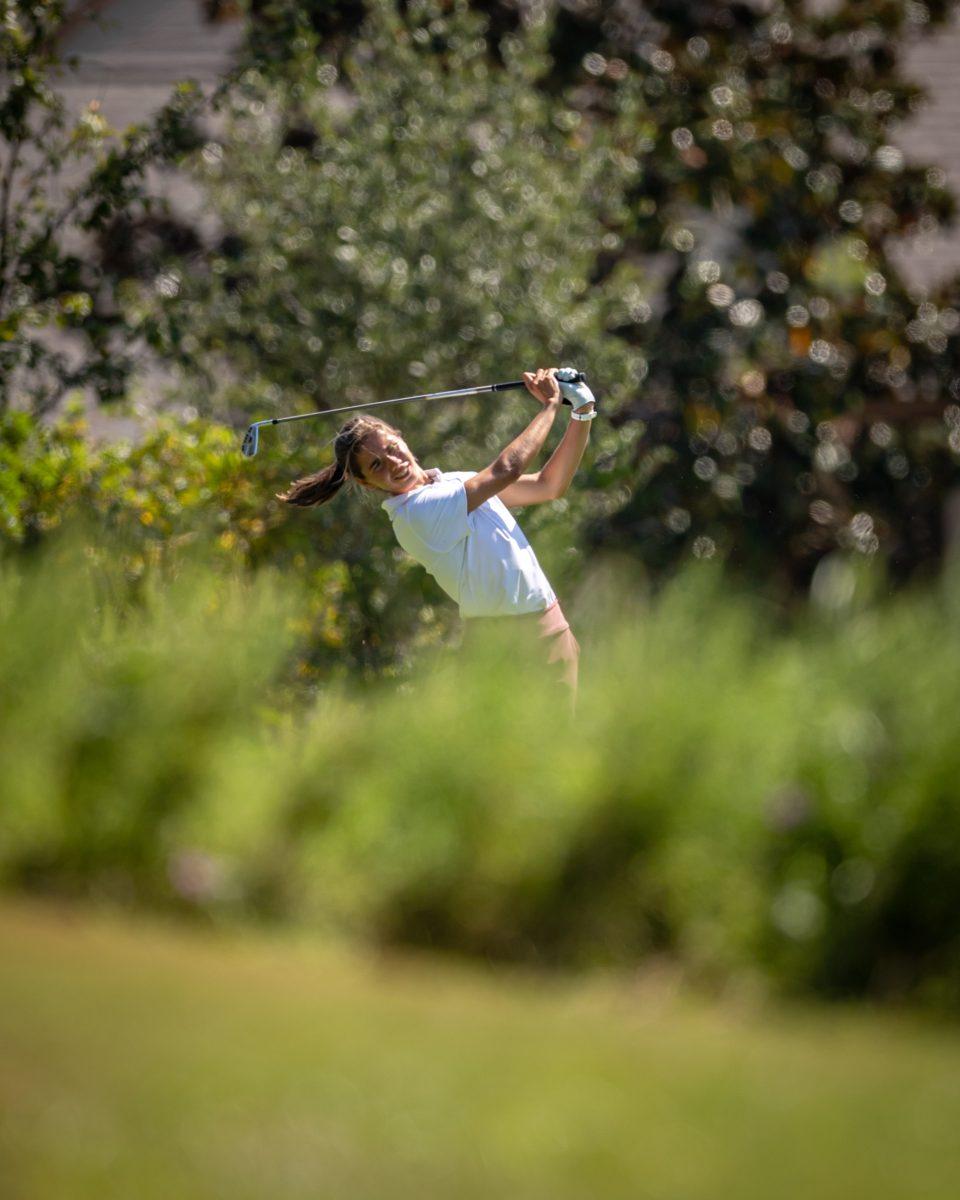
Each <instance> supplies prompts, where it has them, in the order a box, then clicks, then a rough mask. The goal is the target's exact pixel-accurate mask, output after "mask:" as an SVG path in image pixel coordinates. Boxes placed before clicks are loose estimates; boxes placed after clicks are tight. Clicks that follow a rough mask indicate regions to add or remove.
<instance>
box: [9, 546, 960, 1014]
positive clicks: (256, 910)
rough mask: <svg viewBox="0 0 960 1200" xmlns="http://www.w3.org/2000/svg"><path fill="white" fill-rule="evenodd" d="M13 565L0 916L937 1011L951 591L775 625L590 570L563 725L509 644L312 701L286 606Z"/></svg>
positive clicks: (212, 585)
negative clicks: (390, 948)
mask: <svg viewBox="0 0 960 1200" xmlns="http://www.w3.org/2000/svg"><path fill="white" fill-rule="evenodd" d="M839 566H840V567H842V566H843V564H839ZM5 567H6V569H5V571H4V572H3V573H0V758H2V760H3V762H4V771H3V773H2V775H0V801H2V809H0V817H2V819H0V886H2V887H4V888H6V889H7V890H11V891H15V890H19V891H21V892H32V893H38V894H57V895H62V896H72V897H76V898H82V897H88V898H89V897H92V898H96V899H102V900H112V901H113V902H115V903H117V904H118V905H121V906H127V905H135V906H139V907H141V908H144V909H147V908H150V909H154V910H156V909H174V910H179V911H184V910H186V911H189V912H192V913H194V914H196V915H197V916H198V917H200V918H202V919H204V920H212V921H223V922H227V923H229V922H233V921H241V922H243V921H250V920H254V921H255V920H261V919H268V920H271V921H278V922H287V923H292V924H299V925H304V926H310V927H311V928H314V929H317V930H326V931H334V930H335V931H336V932H337V933H338V934H342V933H345V934H347V935H348V936H349V937H352V938H354V939H356V940H357V941H359V942H365V943H367V944H375V945H384V944H390V945H399V944H404V945H424V946H428V947H430V948H432V949H448V950H451V951H454V952H456V953H459V954H469V955H473V956H476V957H478V958H480V959H487V958H496V959H499V960H514V961H525V962H528V963H532V964H536V965H541V966H549V967H556V966H560V967H563V968H571V967H575V968H591V969H592V968H596V967H603V966H611V965H615V966H627V967H629V966H634V965H638V964H640V965H642V964H643V963H644V962H645V961H646V960H647V959H648V958H649V957H650V956H651V955H658V954H668V955H670V956H671V957H672V958H673V960H674V961H675V962H678V963H680V964H682V966H683V968H684V970H685V971H686V972H687V975H688V978H691V979H697V980H698V981H700V982H703V983H705V984H707V985H709V986H711V987H717V986H724V985H725V984H726V982H728V981H729V980H731V979H733V978H736V977H738V976H742V977H743V978H745V979H747V980H749V981H751V984H752V985H753V984H757V983H761V984H762V986H766V987H768V988H771V989H778V990H781V991H783V992H793V993H807V994H809V993H819V994H822V995H829V996H841V997H842V996H853V995H875V996H888V997H896V998H902V997H904V996H911V997H913V998H915V999H917V1000H918V1001H920V1002H923V1003H927V1004H929V1005H931V1006H932V1007H938V1008H941V1009H945V1010H946V1009H949V1010H953V1011H956V1010H957V1009H958V1008H960V923H958V922H960V917H958V914H960V806H958V804H957V800H958V795H960V793H958V782H957V781H958V780H960V741H958V739H957V738H956V736H955V729H954V723H953V722H952V721H951V719H950V714H951V713H954V712H956V711H957V709H958V708H960V670H958V666H960V604H958V597H960V583H958V581H957V579H956V578H952V577H949V576H948V577H945V578H944V580H943V581H942V583H940V584H938V585H937V586H936V587H933V586H931V587H929V588H928V589H926V590H923V591H920V590H918V591H915V592H913V593H909V594H904V595H902V596H900V597H898V598H897V599H895V600H889V599H888V600H882V601H876V600H872V601H870V602H868V601H867V599H865V598H863V599H858V598H857V595H856V589H857V581H856V580H855V579H853V577H852V576H851V581H852V587H851V588H850V589H845V593H844V594H845V595H846V594H847V593H848V592H849V596H848V598H847V599H845V600H844V605H845V607H844V608H843V609H839V608H837V607H836V606H835V605H834V606H833V607H831V606H827V607H826V608H824V609H823V610H822V611H820V612H819V613H810V614H808V615H807V616H805V617H804V618H803V619H800V620H798V621H797V622H796V623H795V624H794V625H793V627H791V628H789V629H784V628H783V627H777V626H775V625H774V624H773V623H772V622H771V621H770V620H769V619H768V618H767V616H766V615H765V614H764V611H763V609H762V608H761V607H760V606H759V605H758V603H757V602H756V601H755V600H754V599H752V598H750V597H744V596H743V595H737V594H736V593H734V592H733V591H732V590H731V589H730V588H729V586H727V585H726V584H725V583H724V580H723V577H722V576H721V574H720V573H719V572H717V571H714V570H712V569H711V568H710V567H709V565H707V564H700V567H699V568H696V567H695V568H692V569H691V571H690V572H688V573H687V574H685V575H683V576H681V577H680V578H678V579H677V580H676V581H675V582H674V584H673V585H671V586H670V587H669V588H666V589H664V590H663V591H661V592H660V593H659V594H657V595H655V596H651V595H649V594H648V593H647V592H646V591H645V590H644V589H643V588H642V586H639V585H636V584H635V581H631V580H630V579H628V578H624V577H621V576H619V575H617V574H616V573H611V575H610V578H609V579H608V580H606V581H605V580H604V578H603V577H602V575H598V574H593V575H592V576H591V577H590V578H588V579H585V581H584V590H583V592H582V594H581V596H580V598H579V603H577V602H575V604H574V605H572V606H571V607H572V611H573V617H574V623H575V628H576V629H577V631H578V635H579V636H580V637H581V640H582V642H583V645H584V659H583V670H582V686H581V692H580V697H579V702H578V708H577V712H576V716H575V717H571V714H570V711H569V703H568V701H569V697H568V696H567V695H566V694H565V692H564V690H563V688H562V685H560V684H558V683H556V682H554V681H551V680H549V679H548V678H547V674H546V671H545V667H544V664H543V663H542V662H541V661H540V659H539V657H538V654H537V650H538V647H537V646H536V645H535V644H534V643H533V642H531V643H530V644H529V645H527V644H525V643H524V642H523V640H522V631H523V629H525V628H528V627H521V626H519V625H518V623H515V622H509V621H508V622H505V623H504V624H503V626H502V627H501V626H499V625H497V624H496V623H492V624H491V625H490V626H484V627H481V628H479V629H478V630H477V631H476V633H477V636H476V637H475V638H471V639H469V644H465V645H464V646H463V647H462V648H461V649H457V648H455V647H448V648H446V649H444V650H442V651H437V652H435V653H432V654H426V653H425V654H424V655H422V656H421V657H420V658H419V659H418V661H417V663H416V665H415V669H412V670H411V672H410V676H409V678H408V679H407V680H406V681H404V682H402V683H399V682H397V681H396V680H389V681H384V682H381V683H380V684H379V685H377V686H362V685H360V684H351V685H349V686H348V685H346V684H344V683H343V682H342V681H336V680H332V679H328V680H326V681H325V682H323V684H322V685H320V686H316V685H315V684H314V683H313V682H312V677H311V680H310V682H306V683H305V682H304V681H303V679H301V678H299V677H298V674H297V665H296V664H297V662H298V656H299V655H300V654H301V653H302V652H303V650H304V647H305V646H306V645H308V643H309V637H310V626H309V623H307V625H306V627H304V625H303V608H302V603H303V596H302V589H300V588H298V587H297V586H296V580H290V581H288V580H286V579H283V578H281V577H279V576H278V575H277V574H276V573H274V572H268V571H263V572H259V573H249V574H242V573H231V572H223V571H218V570H215V569H213V568H212V567H211V565H210V563H209V562H208V561H207V560H206V559H205V558H204V557H203V555H202V554H200V553H199V552H197V553H196V554H194V553H193V552H191V553H189V554H187V553H184V552H182V551H176V552H174V551H172V550H171V551H170V552H169V553H168V554H166V555H164V556H160V557H159V558H158V561H157V562H156V563H155V564H153V565H152V566H145V567H144V568H143V569H142V570H140V569H138V571H137V572H134V573H132V572H131V570H130V560H129V559H128V558H125V557H124V555H123V553H122V551H121V550H118V549H117V547H116V546H115V545H114V544H113V543H110V542H104V541H103V540H100V541H86V542H84V541H83V540H79V541H78V540H76V539H71V538H69V537H64V538H62V539H59V540H57V541H55V542H53V543H52V544H51V545H50V546H48V547H46V548H44V550H43V551H42V552H40V553H36V554H33V555H31V556H22V557H21V558H18V559H13V558H11V559H10V560H8V562H7V563H6V565H5ZM581 613H582V614H583V615H582V617H581V615H580V614H581ZM518 639H520V640H518Z"/></svg>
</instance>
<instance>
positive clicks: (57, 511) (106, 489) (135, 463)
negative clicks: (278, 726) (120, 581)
mask: <svg viewBox="0 0 960 1200" xmlns="http://www.w3.org/2000/svg"><path fill="white" fill-rule="evenodd" d="M238 446H239V440H238V438H237V437H236V435H235V434H234V433H233V431H232V430H229V429H227V428H225V427H224V426H220V425H215V424H212V423H210V422H208V421H203V420H200V419H198V418H197V417H196V415H195V414H190V413H187V414H186V415H185V416H181V417H179V418H178V417H175V416H167V417H162V418H160V419H158V420H155V421H153V422H152V423H151V424H150V426H149V427H147V428H145V430H144V432H143V436H142V438H141V439H140V441H138V442H137V444H136V445H130V444H128V443H118V444H116V445H107V446H101V447H93V446H91V445H90V444H88V442H87V440H86V436H85V425H84V422H83V420H82V417H81V416H80V415H79V413H77V412H72V414H71V415H70V416H69V417H68V418H67V419H64V420H61V421H59V422H58V423H56V424H53V425H45V424H41V423H40V422H39V421H38V420H37V419H36V418H35V417H32V416H30V415H29V414H27V413H21V412H7V413H0V467H2V469H0V548H2V546H3V545H4V543H5V544H6V546H7V549H8V550H11V549H13V548H16V547H19V548H21V549H28V548H30V547H32V546H35V545H36V544H37V543H38V542H40V541H41V540H42V539H43V537H44V536H45V535H47V534H49V533H50V532H52V531H53V530H56V529H57V528H58V527H59V526H60V525H61V523H63V522H64V521H70V520H71V519H74V518H76V517H77V516H78V515H80V516H82V517H83V519H84V520H85V521H86V522H87V531H88V535H89V536H90V537H91V538H92V539H93V540H95V541H96V540H99V539H106V540H108V541H110V542H111V543H113V544H114V545H115V546H117V547H119V546H122V547H123V554H124V563H125V574H126V578H127V580H128V584H129V585H130V586H135V584H136V581H137V580H138V579H139V578H141V577H142V576H143V574H144V572H145V571H146V569H147V566H148V564H150V563H151V562H157V561H160V560H161V559H163V558H164V557H165V556H166V555H168V554H170V553H173V554H176V553H177V552H178V550H179V549H180V548H183V547H193V548H196V550H197V551H200V552H202V553H203V555H204V557H205V560H206V561H207V562H208V563H209V564H210V565H212V566H216V567H217V568H218V569H219V570H221V571H224V570H229V569H235V568H240V567H242V566H246V567H250V568H253V569H254V570H259V569H261V568H263V567H266V566H271V567H274V568H276V569H278V570H282V571H283V572H284V573H285V574H287V575H289V576H291V577H292V578H294V579H295V580H296V581H297V582H298V583H301V584H303V585H304V586H305V587H306V588H307V589H308V594H309V602H308V604H307V605H306V606H305V608H304V610H303V612H302V614H301V618H300V622H301V634H302V637H301V641H300V659H299V663H300V666H299V674H300V677H301V678H302V679H303V680H305V681H308V682H309V681H315V680H319V679H321V678H324V679H326V678H329V677H330V676H331V675H335V674H347V673H349V674H352V675H354V676H356V675H357V674H360V675H362V676H364V677H370V676H372V675H374V674H376V675H378V676H383V675H387V676H392V675H396V674H403V673H404V672H406V671H408V670H409V666H410V662H411V658H412V655H413V654H414V653H415V652H416V651H417V650H418V649H420V648H423V647H425V646H430V645H437V644H439V643H440V642H441V641H443V640H444V639H445V638H447V637H448V636H449V634H450V631H451V629H452V627H453V623H454V621H455V619H456V615H455V610H454V609H453V606H451V605H450V604H449V601H447V600H446V597H444V596H443V594H442V593H441V592H440V591H439V589H438V588H437V586H436V585H435V584H434V583H433V580H432V579H431V578H430V577H429V576H427V575H426V574H425V573H424V572H423V571H422V570H421V569H420V568H419V567H418V566H417V565H416V564H415V563H413V561H412V560H409V559H406V558H405V557H404V558H402V559H401V558H399V555H400V552H399V551H397V550H395V548H388V547H386V546H385V545H383V544H375V545H373V546H370V544H369V540H370V539H369V532H370V523H365V522H359V521H357V519H356V513H357V505H358V504H360V505H362V506H365V511H368V512H369V513H370V514H371V516H372V518H373V521H372V523H373V524H374V525H375V524H376V523H377V522H381V523H382V524H383V525H384V526H388V525H389V522H388V521H387V519H386V517H385V516H384V515H383V514H382V513H380V512H379V508H378V507H377V505H376V501H370V500H369V499H368V498H366V497H357V496H350V497H343V498H342V499H341V502H340V503H339V504H338V506H336V507H337V509H338V511H331V509H332V508H333V506H331V509H326V510H308V511H301V510H297V511H292V510H290V509H287V508H285V507H284V506H283V505H282V504H280V503H279V502H278V501H275V500H274V498H273V497H274V494H275V493H276V492H277V491H279V490H280V489H281V488H282V487H283V486H285V485H286V484H287V482H288V481H289V480H290V479H291V478H294V477H295V476H296V475H297V474H303V473H305V472H306V471H308V470H312V469H314V462H313V460H312V456H311V455H310V454H309V452H301V454H300V456H299V457H297V456H294V458H293V461H292V462H291V461H290V459H289V458H288V459H287V461H285V462H283V463H282V464H281V463H278V461H277V460H276V459H274V460H273V461H272V462H271V461H269V459H267V456H266V455H264V456H263V458H262V460H261V459H258V460H257V466H256V468H255V469H254V468H251V465H250V464H249V463H248V462H247V461H246V460H244V459H243V458H242V456H241V455H240V453H239V449H238ZM386 536H387V537H390V538H392V534H391V533H390V531H389V528H387V530H386ZM387 569H389V572H390V577H391V586H390V590H389V591H387V590H386V589H385V588H384V586H383V576H384V574H385V571H386V570H387ZM434 606H436V607H434Z"/></svg>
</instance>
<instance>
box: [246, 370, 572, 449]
mask: <svg viewBox="0 0 960 1200" xmlns="http://www.w3.org/2000/svg"><path fill="white" fill-rule="evenodd" d="M556 375H557V379H559V380H560V381H561V382H563V383H585V382H586V378H587V377H586V375H585V374H584V373H583V372H582V371H577V370H576V369H575V368H573V367H560V369H559V370H558V371H557V373H556ZM526 386H527V385H526V384H525V383H524V381H523V380H522V379H515V380H512V381H511V382H510V383H485V384H483V385H481V386H480V387H472V388H455V389H454V390H453V391H449V392H425V393H424V394H423V395H422V396H397V397H396V399H394V400H371V401H369V402H368V403H367V404H349V405H347V407H346V408H323V409H320V411H319V412H310V413H298V414H297V415H296V416H293V417H268V418H267V419H266V420H265V421H254V423H253V424H252V425H251V426H250V428H249V429H248V430H247V432H246V433H245V434H244V435H243V445H242V446H241V450H242V451H243V453H244V454H245V455H246V457H247V458H253V456H254V455H255V454H256V452H257V451H258V450H259V449H260V427H261V426H263V425H283V424H284V423H285V422H287V421H306V420H307V418H308V417H331V416H333V415H334V413H345V412H353V411H354V410H355V409H358V408H379V407H380V405H383V404H404V403H405V402H406V401H408V400H450V399H453V398H454V397H456V396H479V395H481V394H482V393H483V392H508V391H511V390H512V389H514V388H525V387H526ZM563 403H564V404H569V403H570V401H569V400H567V399H566V397H564V400H563Z"/></svg>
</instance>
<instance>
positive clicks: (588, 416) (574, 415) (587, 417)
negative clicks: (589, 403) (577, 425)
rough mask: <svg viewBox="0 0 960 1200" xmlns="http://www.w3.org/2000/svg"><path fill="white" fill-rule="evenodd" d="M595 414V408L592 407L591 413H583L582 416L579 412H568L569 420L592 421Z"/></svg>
mask: <svg viewBox="0 0 960 1200" xmlns="http://www.w3.org/2000/svg"><path fill="white" fill-rule="evenodd" d="M596 415H597V410H596V409H594V410H593V412H591V413H584V414H583V416H581V415H580V413H578V412H572V413H571V414H570V420H571V421H592V420H593V418H594V417H595V416H596Z"/></svg>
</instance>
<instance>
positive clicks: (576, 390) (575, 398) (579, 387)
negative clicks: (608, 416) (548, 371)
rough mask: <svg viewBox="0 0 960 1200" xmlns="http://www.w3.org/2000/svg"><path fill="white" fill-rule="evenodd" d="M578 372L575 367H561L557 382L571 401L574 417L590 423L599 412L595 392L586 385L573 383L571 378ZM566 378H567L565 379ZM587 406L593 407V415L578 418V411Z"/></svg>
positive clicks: (563, 393) (565, 396) (566, 397)
mask: <svg viewBox="0 0 960 1200" xmlns="http://www.w3.org/2000/svg"><path fill="white" fill-rule="evenodd" d="M576 374H577V372H576V371H575V370H574V369H573V367H560V368H559V370H558V371H557V372H556V380H557V383H558V384H559V385H560V392H561V394H562V395H563V396H564V398H565V399H567V400H569V401H570V407H571V408H572V409H573V416H574V417H575V418H576V419H577V420H578V421H583V420H587V421H589V420H590V419H591V418H592V417H593V415H594V413H596V411H597V400H596V397H595V396H594V394H593V392H591V391H590V389H589V388H588V387H587V385H586V384H585V383H573V382H571V379H570V377H571V376H574V375H576ZM564 376H566V378H564ZM587 404H592V405H593V413H585V414H584V415H583V416H582V417H578V416H577V410H578V409H581V408H583V407H584V406H585V405H587Z"/></svg>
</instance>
